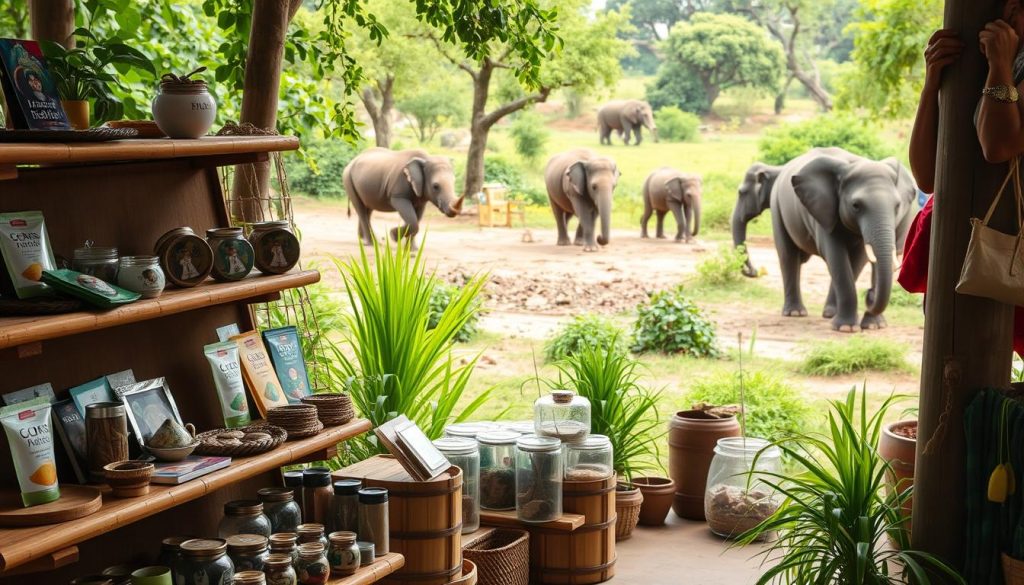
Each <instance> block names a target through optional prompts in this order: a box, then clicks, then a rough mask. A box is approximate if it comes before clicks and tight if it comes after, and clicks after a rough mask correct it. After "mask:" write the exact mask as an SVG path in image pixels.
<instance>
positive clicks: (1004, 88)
mask: <svg viewBox="0 0 1024 585" xmlns="http://www.w3.org/2000/svg"><path fill="white" fill-rule="evenodd" d="M981 95H987V96H988V97H990V98H992V99H994V100H996V101H997V102H1004V103H1007V104H1013V103H1017V100H1018V99H1020V93H1019V92H1018V91H1017V88H1016V87H1014V86H1012V85H996V86H993V87H986V88H985V89H983V90H981Z"/></svg>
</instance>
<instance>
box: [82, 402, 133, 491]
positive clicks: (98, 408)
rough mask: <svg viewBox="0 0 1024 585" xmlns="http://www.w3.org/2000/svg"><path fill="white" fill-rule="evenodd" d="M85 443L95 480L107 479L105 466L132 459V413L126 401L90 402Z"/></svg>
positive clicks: (90, 469) (86, 408) (86, 417)
mask: <svg viewBox="0 0 1024 585" xmlns="http://www.w3.org/2000/svg"><path fill="white" fill-rule="evenodd" d="M85 445H86V451H87V453H88V460H89V475H90V476H92V478H93V480H94V481H102V480H103V466H104V465H107V464H110V463H117V462H118V461H124V460H125V459H128V416H127V414H126V412H125V409H124V404H123V403H121V402H94V403H92V404H89V405H86V407H85Z"/></svg>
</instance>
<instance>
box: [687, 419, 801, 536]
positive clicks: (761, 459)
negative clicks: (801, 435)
mask: <svg viewBox="0 0 1024 585" xmlns="http://www.w3.org/2000/svg"><path fill="white" fill-rule="evenodd" d="M755 460H756V463H757V464H756V465H755V464H754V463H755ZM751 472H767V473H774V474H779V473H782V451H781V450H780V449H779V448H778V447H775V446H772V445H771V444H770V443H769V442H768V441H765V440H764V439H755V438H749V437H748V438H744V437H727V438H724V439H719V440H718V443H717V444H716V445H715V456H714V458H713V459H712V460H711V466H710V467H709V468H708V483H707V490H706V491H705V493H704V515H705V516H706V517H707V521H708V527H709V528H711V531H712V532H714V533H715V534H717V535H719V536H723V537H725V538H732V537H736V536H739V535H740V534H743V533H744V532H746V531H747V530H750V529H751V528H753V527H755V526H757V525H758V524H760V523H761V522H762V521H763V520H765V519H766V518H768V517H769V516H771V515H772V514H774V513H775V511H776V510H778V509H779V505H780V504H781V501H780V499H781V498H780V497H779V496H778V494H776V493H775V492H774V491H773V490H772V489H771V488H770V487H769V486H768V485H767V484H765V483H764V481H763V480H762V479H761V478H759V477H758V475H757V473H754V474H753V475H751Z"/></svg>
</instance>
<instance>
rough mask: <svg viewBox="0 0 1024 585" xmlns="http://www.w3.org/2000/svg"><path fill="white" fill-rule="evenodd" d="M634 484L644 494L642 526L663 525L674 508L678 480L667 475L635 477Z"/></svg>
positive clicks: (641, 512) (641, 510)
mask: <svg viewBox="0 0 1024 585" xmlns="http://www.w3.org/2000/svg"><path fill="white" fill-rule="evenodd" d="M633 485H635V486H636V487H638V488H640V493H641V494H643V495H644V501H643V504H642V505H641V506H640V525H641V526H661V525H663V524H665V517H666V516H668V511H669V510H670V509H672V501H673V500H674V499H675V496H676V482H674V481H672V480H671V479H670V478H667V477H634V478H633Z"/></svg>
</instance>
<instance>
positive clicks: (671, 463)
mask: <svg viewBox="0 0 1024 585" xmlns="http://www.w3.org/2000/svg"><path fill="white" fill-rule="evenodd" d="M738 436H740V423H739V422H738V421H737V420H736V417H734V416H733V417H729V418H715V417H713V416H711V415H710V414H707V413H705V412H702V411H700V410H685V411H682V412H677V413H676V414H675V416H673V417H672V420H670V421H669V423H668V473H669V476H670V477H671V478H672V480H673V481H675V482H676V495H675V499H674V500H673V501H672V509H673V510H675V512H676V514H677V515H679V516H680V517H682V518H689V519H690V520H704V492H705V491H706V490H707V487H708V486H707V483H708V468H710V467H711V459H712V458H713V457H714V456H715V445H717V444H718V439H722V438H724V437H738Z"/></svg>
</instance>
